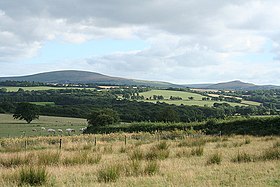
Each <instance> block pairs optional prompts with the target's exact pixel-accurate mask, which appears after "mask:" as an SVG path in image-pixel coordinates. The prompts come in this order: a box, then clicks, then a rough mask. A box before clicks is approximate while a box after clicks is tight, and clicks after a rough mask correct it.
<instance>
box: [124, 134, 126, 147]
mask: <svg viewBox="0 0 280 187" xmlns="http://www.w3.org/2000/svg"><path fill="white" fill-rule="evenodd" d="M124 145H125V146H126V135H124Z"/></svg>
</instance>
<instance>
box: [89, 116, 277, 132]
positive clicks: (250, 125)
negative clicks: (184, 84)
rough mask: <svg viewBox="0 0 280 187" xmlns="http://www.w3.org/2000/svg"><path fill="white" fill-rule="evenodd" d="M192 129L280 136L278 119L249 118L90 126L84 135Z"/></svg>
mask: <svg viewBox="0 0 280 187" xmlns="http://www.w3.org/2000/svg"><path fill="white" fill-rule="evenodd" d="M192 129H193V130H197V131H198V130H200V131H203V132H204V133H205V134H209V135H213V134H219V133H220V132H221V133H222V134H223V135H232V134H236V135H255V136H267V135H280V117H260V118H257V117H251V118H234V119H229V120H216V119H210V120H208V121H205V122H197V123H196V122H193V123H162V122H155V123H152V122H140V123H138V122H135V123H125V124H115V125H109V126H96V127H94V126H90V127H88V128H87V130H86V131H85V133H113V132H155V131H171V130H192Z"/></svg>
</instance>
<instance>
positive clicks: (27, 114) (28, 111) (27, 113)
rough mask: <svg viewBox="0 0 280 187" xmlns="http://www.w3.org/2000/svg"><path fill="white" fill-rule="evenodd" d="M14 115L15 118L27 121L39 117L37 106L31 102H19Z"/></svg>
mask: <svg viewBox="0 0 280 187" xmlns="http://www.w3.org/2000/svg"><path fill="white" fill-rule="evenodd" d="M13 117H14V119H20V120H25V121H26V122H27V123H30V122H31V121H32V120H34V119H38V118H39V116H38V114H37V110H36V106H35V105H33V104H30V103H19V104H18V106H17V108H16V111H15V113H14V115H13Z"/></svg>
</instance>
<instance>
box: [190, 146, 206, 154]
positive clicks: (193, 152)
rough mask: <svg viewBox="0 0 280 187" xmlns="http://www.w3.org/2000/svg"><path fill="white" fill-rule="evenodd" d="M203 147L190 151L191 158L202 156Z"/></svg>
mask: <svg viewBox="0 0 280 187" xmlns="http://www.w3.org/2000/svg"><path fill="white" fill-rule="evenodd" d="M203 150H204V148H203V147H196V148H193V149H192V150H191V155H192V156H202V155H203Z"/></svg>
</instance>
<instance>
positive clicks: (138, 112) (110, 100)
mask: <svg viewBox="0 0 280 187" xmlns="http://www.w3.org/2000/svg"><path fill="white" fill-rule="evenodd" d="M135 91H137V89H136V90H135ZM136 95H137V94H136ZM18 102H54V103H55V105H46V106H37V108H38V113H39V114H40V115H54V116H67V117H82V118H86V117H88V115H89V114H90V113H92V112H93V111H94V110H99V109H104V108H110V109H113V110H114V111H116V112H117V113H118V114H119V117H120V120H121V121H124V122H133V121H152V122H156V121H165V122H177V121H181V122H193V121H203V120H205V119H207V118H224V117H226V116H233V115H245V116H248V115H264V114H268V113H269V111H270V110H271V109H268V108H267V107H264V106H242V107H240V106H236V107H232V106H230V105H229V104H226V103H223V104H219V103H216V104H214V107H200V106H185V105H180V106H176V105H169V104H166V103H159V102H158V103H149V102H143V101H141V102H138V101H133V100H126V99H118V94H116V92H112V91H97V90H88V89H79V90H78V89H63V90H47V91H24V90H21V91H18V92H1V93H0V112H1V113H14V111H15V108H16V106H17V104H16V103H18Z"/></svg>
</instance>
